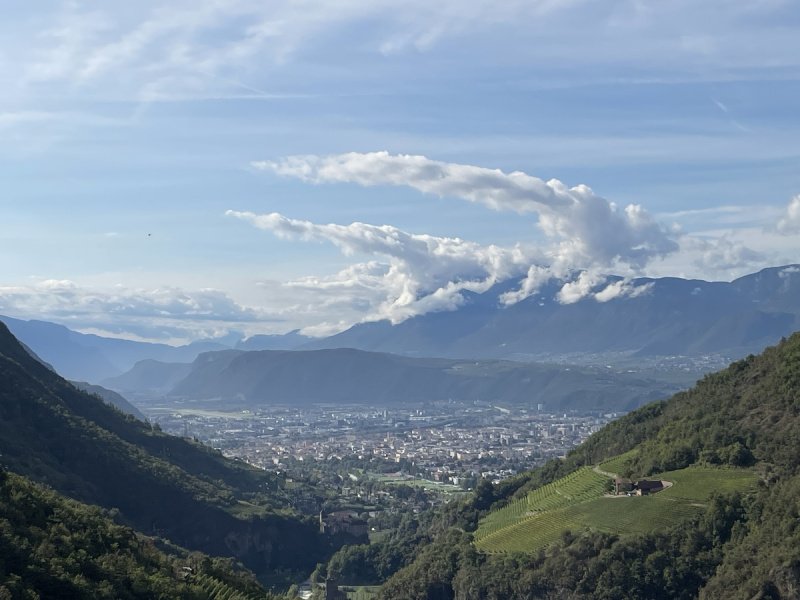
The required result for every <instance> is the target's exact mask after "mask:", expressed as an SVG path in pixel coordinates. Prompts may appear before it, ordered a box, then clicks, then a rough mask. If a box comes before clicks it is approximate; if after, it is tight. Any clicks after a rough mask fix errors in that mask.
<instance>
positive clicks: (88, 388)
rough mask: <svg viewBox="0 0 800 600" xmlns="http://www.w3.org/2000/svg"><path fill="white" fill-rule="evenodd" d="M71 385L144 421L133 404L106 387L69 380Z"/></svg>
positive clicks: (143, 417)
mask: <svg viewBox="0 0 800 600" xmlns="http://www.w3.org/2000/svg"><path fill="white" fill-rule="evenodd" d="M70 383H71V384H72V385H74V386H75V387H76V388H78V389H79V390H81V391H83V392H86V393H87V394H94V395H95V396H99V397H100V398H101V399H102V400H103V402H105V403H106V404H110V405H111V406H116V407H117V408H118V409H120V410H121V411H122V412H124V413H125V414H126V415H131V416H134V417H136V418H137V419H139V420H140V421H145V420H146V419H145V416H144V415H143V414H142V413H141V412H140V411H139V409H138V408H136V407H135V406H134V405H133V404H131V403H130V402H128V400H127V399H126V398H125V397H124V396H122V395H120V394H118V393H117V392H114V391H112V390H109V389H107V388H104V387H102V386H100V385H93V384H91V383H87V382H85V381H70Z"/></svg>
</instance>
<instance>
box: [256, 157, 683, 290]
mask: <svg viewBox="0 0 800 600" xmlns="http://www.w3.org/2000/svg"><path fill="white" fill-rule="evenodd" d="M253 166H254V167H256V168H257V169H261V170H268V171H272V172H275V173H277V174H279V175H282V176H287V177H295V178H298V179H300V180H302V181H305V182H309V183H314V184H321V183H356V184H359V185H362V186H376V185H395V186H407V187H410V188H413V189H415V190H418V191H420V192H423V193H427V194H435V195H437V196H442V197H455V198H461V199H464V200H467V201H469V202H473V203H476V204H481V205H483V206H486V207H487V208H490V209H492V210H500V211H513V212H517V213H520V214H527V213H534V214H536V215H538V226H539V228H540V229H541V230H542V231H543V232H544V234H545V235H546V236H547V237H548V238H549V239H550V240H551V246H550V247H549V248H548V249H547V255H548V261H547V263H548V265H549V266H550V268H551V273H552V274H554V275H556V276H557V275H559V274H564V273H566V272H567V271H568V270H570V269H587V268H591V269H596V268H606V269H608V268H612V267H617V268H622V269H627V270H632V271H634V272H636V271H640V270H641V269H642V268H643V267H644V266H645V265H646V264H647V263H648V262H649V261H650V260H652V259H654V258H659V257H664V256H666V255H668V254H670V253H672V252H675V251H676V250H677V249H678V243H677V241H676V239H675V235H674V233H672V232H670V231H668V230H667V229H666V228H665V227H663V226H662V225H660V224H659V223H657V222H656V221H655V220H654V219H653V218H652V217H651V216H650V215H649V213H648V212H647V211H646V210H645V209H644V208H642V207H641V206H640V205H637V204H630V205H628V206H626V207H625V208H620V207H619V206H617V205H616V204H615V203H613V202H609V201H608V200H606V199H604V198H602V197H600V196H598V195H596V194H595V193H594V192H593V191H592V190H591V189H590V188H589V187H587V186H585V185H578V186H575V187H571V188H570V187H567V186H566V185H565V184H564V183H562V182H560V181H558V180H555V179H551V180H549V181H544V180H542V179H539V178H537V177H533V176H531V175H527V174H526V173H522V172H519V171H515V172H511V173H504V172H503V171H501V170H499V169H487V168H484V167H477V166H472V165H462V164H454V163H445V162H440V161H435V160H431V159H429V158H426V157H424V156H411V155H392V154H389V153H388V152H371V153H366V154H362V153H356V152H351V153H347V154H340V155H333V156H324V157H322V156H313V155H312V156H293V157H288V158H285V159H283V160H280V161H277V162H271V161H264V162H255V163H253ZM530 275H531V277H532V278H530V279H526V280H525V282H524V283H523V284H522V287H521V289H520V290H518V291H516V292H511V293H509V294H506V295H505V296H504V298H503V300H504V302H507V303H510V302H514V301H519V300H521V299H523V298H524V297H525V296H526V294H530V293H533V292H534V291H535V290H536V288H537V286H538V284H540V283H541V282H542V281H543V280H545V279H546V278H545V275H544V274H543V273H542V272H541V270H539V269H536V268H534V269H533V271H532V272H531V273H530ZM565 297H568V298H569V297H572V296H571V292H570V293H569V294H566V295H565Z"/></svg>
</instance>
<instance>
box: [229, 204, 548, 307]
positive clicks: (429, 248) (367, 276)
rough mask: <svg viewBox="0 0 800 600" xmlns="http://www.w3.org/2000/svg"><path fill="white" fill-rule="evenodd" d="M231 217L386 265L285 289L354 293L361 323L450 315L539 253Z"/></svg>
mask: <svg viewBox="0 0 800 600" xmlns="http://www.w3.org/2000/svg"><path fill="white" fill-rule="evenodd" d="M227 214H228V215H229V216H233V217H236V218H239V219H242V220H245V221H247V222H249V223H252V224H253V225H255V226H256V227H258V228H260V229H264V230H267V231H271V232H273V233H274V234H275V235H277V236H279V237H282V238H286V239H300V240H304V241H318V242H320V241H325V242H330V243H332V244H334V245H335V246H336V247H338V248H339V249H340V250H341V251H342V253H343V254H345V255H346V256H353V255H367V256H377V257H381V258H383V259H384V260H385V262H379V261H369V262H363V263H357V264H355V265H352V266H350V267H348V268H347V269H344V270H342V271H340V272H339V273H337V274H335V275H332V276H329V277H325V278H304V279H300V280H297V281H294V282H291V283H290V284H289V285H290V286H293V287H305V288H315V289H317V290H321V291H324V292H327V293H330V292H332V291H340V292H341V291H343V290H346V291H347V292H348V295H351V294H352V292H353V291H354V290H356V291H358V292H359V298H360V299H361V301H362V302H365V303H366V305H367V306H368V307H369V309H368V311H367V316H366V319H368V320H374V319H381V318H386V319H389V320H391V321H392V322H395V323H396V322H399V321H402V320H404V319H407V318H408V317H411V316H414V315H417V314H424V313H426V312H432V311H441V310H452V309H455V308H457V307H458V306H459V305H460V304H461V303H462V302H463V296H462V292H464V291H472V292H483V291H486V290H487V289H489V288H490V287H491V286H492V285H493V284H495V283H497V282H499V281H505V280H507V279H511V278H519V277H522V276H523V275H524V274H525V273H526V272H527V271H528V269H529V267H530V265H531V263H533V262H534V261H536V260H541V259H542V258H543V256H542V255H541V253H539V252H537V251H535V250H533V249H532V248H527V247H524V246H522V245H517V246H514V247H510V248H505V247H501V246H496V245H488V246H483V245H480V244H477V243H475V242H470V241H466V240H462V239H460V238H446V237H437V236H432V235H425V234H413V233H408V232H405V231H402V230H400V229H398V228H396V227H392V226H390V225H380V226H378V225H369V224H366V223H351V224H349V225H336V224H327V225H321V224H317V223H312V222H310V221H303V220H299V219H289V218H287V217H285V216H283V215H280V214H277V213H271V214H264V215H257V214H255V213H252V212H238V211H228V213H227Z"/></svg>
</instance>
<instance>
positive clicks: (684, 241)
mask: <svg viewBox="0 0 800 600" xmlns="http://www.w3.org/2000/svg"><path fill="white" fill-rule="evenodd" d="M798 27H800V6H798V5H797V3H796V2H793V1H791V0H786V1H784V0H753V1H751V2H741V1H740V0H708V1H706V2H703V3H698V2H695V1H689V0H674V1H672V2H658V1H645V0H630V1H628V0H602V1H599V0H524V1H522V0H520V1H518V0H507V1H506V2H503V3H497V2H492V1H488V0H486V1H484V0H458V1H455V0H440V1H439V2H427V1H426V2H423V1H418V0H407V1H406V2H403V3H397V2H389V1H384V0H371V1H369V2H366V1H354V0H337V2H323V1H320V0H268V1H264V0H191V1H182V0H173V1H171V2H169V3H163V2H149V1H147V0H142V1H139V2H132V3H117V2H114V3H111V2H83V1H76V0H72V1H65V2H61V1H44V0H41V1H40V0H35V1H33V2H26V3H11V4H10V5H9V6H6V7H4V19H3V20H2V22H0V85H1V86H2V89H3V94H2V96H0V181H2V182H3V188H2V193H1V194H0V215H2V223H3V227H2V229H1V230H0V231H1V232H2V233H0V314H4V315H8V316H13V317H19V318H26V319H31V318H36V319H44V320H49V321H55V322H58V323H63V324H65V325H67V326H69V327H71V328H73V329H76V330H79V331H84V332H92V333H100V334H102V335H110V336H117V337H127V338H131V339H142V340H154V341H166V342H169V343H183V342H186V341H190V340H194V339H201V338H209V337H220V336H225V335H229V334H233V335H234V336H237V335H241V336H247V335H253V334H257V333H283V332H287V331H290V330H294V329H297V328H300V329H302V330H303V332H305V333H307V334H309V335H327V334H331V333H334V332H337V331H340V330H342V329H345V328H347V327H348V326H350V325H352V324H354V323H357V322H361V321H365V320H376V319H390V320H391V321H392V322H394V323H399V322H402V321H403V320H404V319H407V318H409V317H412V316H414V315H418V314H423V313H425V312H429V311H438V310H455V309H457V308H458V307H459V306H460V305H461V303H462V302H463V296H462V293H463V292H464V291H465V290H469V291H477V292H480V291H484V290H486V289H488V288H490V287H491V286H492V285H493V284H494V283H497V282H502V281H506V280H514V281H518V284H515V285H514V286H512V288H511V289H510V291H508V292H507V293H506V294H504V295H503V297H502V298H501V302H502V303H503V304H513V303H515V302H519V301H520V300H523V299H524V298H525V297H527V296H528V295H530V294H532V293H534V292H535V291H536V290H537V289H538V287H539V286H541V285H542V284H543V283H544V282H546V281H548V280H549V279H551V278H553V277H556V278H570V277H571V278H572V279H573V281H571V282H570V283H568V284H566V285H565V287H564V288H563V289H562V291H561V293H560V294H559V297H558V299H559V301H562V302H571V301H577V300H580V299H584V298H587V297H590V296H592V295H593V294H594V296H595V299H596V300H597V301H608V300H610V299H613V298H616V297H619V296H620V295H633V294H637V293H640V291H641V290H638V289H637V287H636V286H635V285H634V284H633V283H632V279H634V278H636V277H639V276H653V277H660V276H681V277H696V278H703V279H713V280H731V279H732V278H735V277H738V276H741V275H744V274H747V273H750V272H754V271H757V270H758V269H761V268H763V267H767V266H776V265H785V264H790V263H798V262H800V237H799V236H800V168H798V167H800V136H799V135H798V133H800V115H799V114H798V110H800V108H798V107H800V104H798V101H797V98H798V96H800V36H798V35H797V31H798ZM577 273H580V274H581V275H580V278H579V279H577V280H575V277H576V275H575V274H577ZM605 274H618V275H621V276H623V277H624V278H625V279H624V280H623V282H621V283H619V284H616V285H615V287H614V288H613V289H612V288H603V290H602V292H601V293H600V294H598V293H596V292H593V290H596V289H597V285H598V284H599V282H602V281H603V276H604V275H605Z"/></svg>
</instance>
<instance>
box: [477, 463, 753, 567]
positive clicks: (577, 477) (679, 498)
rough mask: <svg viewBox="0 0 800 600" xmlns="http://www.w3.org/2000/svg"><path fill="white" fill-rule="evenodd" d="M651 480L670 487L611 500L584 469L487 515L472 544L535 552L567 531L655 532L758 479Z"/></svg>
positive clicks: (693, 472) (705, 471)
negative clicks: (714, 497)
mask: <svg viewBox="0 0 800 600" xmlns="http://www.w3.org/2000/svg"><path fill="white" fill-rule="evenodd" d="M616 462H617V461H609V462H607V463H604V464H603V465H601V466H600V467H599V468H600V469H603V470H607V469H608V467H609V466H613V465H614V464H615V463H616ZM653 479H662V480H665V481H669V482H670V483H672V484H673V485H672V487H669V488H667V489H665V490H663V491H661V492H658V493H656V494H653V495H652V496H642V497H636V496H633V497H628V496H609V495H607V494H605V492H606V491H607V484H608V483H609V482H611V479H610V478H608V477H607V476H604V475H600V474H599V473H597V472H595V471H594V470H593V469H591V468H589V467H583V468H581V469H579V470H578V471H575V472H574V473H571V474H570V475H568V476H566V477H563V478H562V479H559V480H558V481H555V482H553V483H551V484H548V485H546V486H544V487H542V488H538V489H537V490H535V491H532V492H530V493H529V494H528V496H527V497H525V498H521V499H518V500H515V501H514V502H512V503H510V504H509V505H507V506H505V507H503V508H501V509H500V510H497V511H494V512H491V513H489V514H488V515H487V516H486V517H485V518H484V519H482V520H481V522H480V524H479V527H478V529H477V530H476V532H475V545H476V547H477V548H479V549H480V550H482V551H484V552H536V551H538V550H540V549H543V548H545V547H546V546H548V545H549V544H552V543H553V542H555V541H557V540H558V539H560V537H561V536H562V535H563V534H564V533H565V532H567V531H573V532H575V531H585V530H594V531H602V532H607V533H614V534H620V535H624V534H629V533H648V532H653V531H658V530H661V529H664V528H667V527H669V526H671V525H673V524H675V523H677V522H679V521H681V520H684V519H687V518H691V517H693V516H697V515H699V514H701V513H702V512H703V510H704V509H705V508H706V503H707V501H708V500H709V498H710V497H711V495H712V494H714V493H730V492H736V491H747V490H748V489H752V488H753V487H754V486H755V483H756V481H757V476H756V474H755V473H754V472H753V471H752V470H750V469H737V468H717V467H689V468H686V469H681V470H678V471H670V472H666V473H661V474H658V475H655V476H653Z"/></svg>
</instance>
